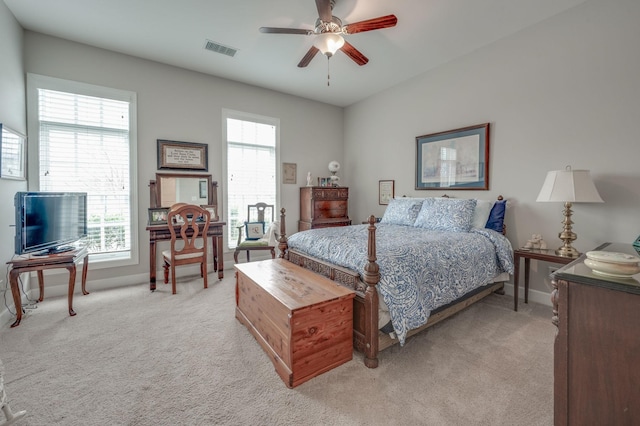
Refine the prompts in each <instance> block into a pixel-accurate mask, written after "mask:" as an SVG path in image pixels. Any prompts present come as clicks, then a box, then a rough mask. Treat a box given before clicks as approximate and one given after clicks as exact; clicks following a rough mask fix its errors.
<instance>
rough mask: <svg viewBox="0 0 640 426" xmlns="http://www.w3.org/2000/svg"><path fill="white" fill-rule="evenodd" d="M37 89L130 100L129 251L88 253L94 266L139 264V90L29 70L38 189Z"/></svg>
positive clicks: (31, 168)
mask: <svg viewBox="0 0 640 426" xmlns="http://www.w3.org/2000/svg"><path fill="white" fill-rule="evenodd" d="M38 89H47V90H56V91H61V92H68V93H74V94H78V95H85V96H94V97H101V98H109V99H115V100H120V101H126V102H129V188H130V194H129V195H130V198H129V200H130V205H129V209H130V217H129V223H130V230H131V248H130V250H129V251H128V252H117V253H93V254H90V255H89V259H90V261H91V265H92V269H102V268H113V267H120V266H128V265H137V264H138V263H139V250H140V249H139V247H140V242H139V239H140V237H139V235H138V233H139V226H138V222H139V221H138V161H137V146H138V143H137V134H138V129H137V94H136V93H135V92H131V91H127V90H120V89H113V88H110V87H104V86H97V85H93V84H88V83H80V82H76V81H71V80H64V79H60V78H55V77H49V76H44V75H39V74H32V73H27V128H28V133H29V135H30V137H29V138H28V139H27V141H28V142H27V145H28V150H27V152H30V153H33V154H32V155H29V156H28V158H27V162H28V165H27V175H28V188H29V190H30V191H38V190H39V188H40V176H39V170H40V156H39V152H40V149H39V144H40V140H39V139H40V121H39V117H38V111H39V104H38Z"/></svg>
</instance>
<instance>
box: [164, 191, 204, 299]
mask: <svg viewBox="0 0 640 426" xmlns="http://www.w3.org/2000/svg"><path fill="white" fill-rule="evenodd" d="M210 221H211V216H210V213H209V212H208V211H207V210H205V209H203V208H201V207H199V206H196V205H193V204H185V203H178V204H174V205H173V206H171V209H170V210H169V215H168V216H167V223H168V225H169V231H170V232H171V249H169V250H164V251H163V252H162V258H163V259H164V265H163V268H164V283H165V284H167V283H168V282H169V269H171V291H172V293H173V294H176V266H180V265H188V264H192V263H199V264H200V276H201V277H202V278H203V279H204V288H207V240H208V238H207V230H208V229H209V223H210Z"/></svg>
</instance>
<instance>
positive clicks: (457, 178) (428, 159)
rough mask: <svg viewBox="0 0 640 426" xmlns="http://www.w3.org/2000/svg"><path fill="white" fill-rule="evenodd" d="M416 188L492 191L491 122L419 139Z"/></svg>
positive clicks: (417, 143)
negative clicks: (490, 189)
mask: <svg viewBox="0 0 640 426" xmlns="http://www.w3.org/2000/svg"><path fill="white" fill-rule="evenodd" d="M416 189H450V190H451V189H485V190H486V189H489V123H484V124H478V125H476V126H469V127H464V128H461V129H455V130H448V131H446V132H439V133H432V134H429V135H423V136H418V137H416Z"/></svg>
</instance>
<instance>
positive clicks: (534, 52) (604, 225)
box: [343, 0, 640, 292]
mask: <svg viewBox="0 0 640 426" xmlns="http://www.w3.org/2000/svg"><path fill="white" fill-rule="evenodd" d="M639 21H640V2H638V1H637V0H594V1H588V2H586V3H583V4H582V5H580V6H577V7H575V8H573V9H570V10H568V11H566V12H564V13H562V14H560V15H557V16H555V17H553V18H551V19H549V20H547V21H544V22H542V23H540V24H538V25H535V26H533V27H530V28H528V29H525V30H524V31H521V32H520V33H518V34H516V35H514V36H511V37H509V38H506V39H503V40H501V41H498V42H496V43H494V44H492V45H490V46H488V47H486V48H484V49H482V50H480V51H477V52H474V53H472V54H469V55H467V56H465V57H463V58H461V59H458V60H456V61H453V62H451V63H449V64H447V65H445V66H442V67H440V68H438V69H436V70H433V71H432V72H428V73H426V74H423V75H420V76H418V77H416V78H414V79H412V80H411V81H407V82H405V83H403V84H401V85H399V86H396V87H394V88H392V89H389V90H387V91H385V92H383V93H380V94H378V95H376V96H373V97H371V98H369V99H367V100H364V101H362V102H360V103H358V104H355V105H352V106H350V107H348V108H347V109H346V110H345V164H344V167H343V170H344V173H343V174H344V175H345V176H347V178H348V179H349V181H350V183H351V188H352V190H351V191H350V193H351V200H350V212H351V213H352V215H351V216H352V218H354V219H357V220H361V219H363V218H365V217H366V216H368V215H369V214H376V215H381V214H382V213H383V211H384V206H378V201H377V200H378V198H377V197H378V180H380V179H394V180H395V184H396V195H398V196H401V195H410V196H439V195H442V193H443V192H441V191H416V190H414V189H413V188H414V186H415V177H414V176H415V155H416V154H415V151H416V147H415V137H416V136H419V135H425V134H429V133H434V132H439V131H445V130H450V129H455V128H460V127H465V126H470V125H474V124H480V123H484V122H490V123H491V153H490V190H489V191H445V192H447V193H448V194H449V195H451V196H456V197H469V198H485V197H486V198H488V199H493V198H494V197H495V196H497V195H498V194H502V195H503V196H505V197H506V198H508V199H509V200H510V202H509V203H510V208H509V210H508V218H507V222H506V223H507V233H508V237H509V239H510V240H511V242H512V244H513V246H514V247H518V246H522V245H524V243H525V242H526V241H527V239H529V238H530V237H531V234H533V233H541V234H542V235H543V237H544V238H545V240H546V241H548V242H549V243H550V246H551V247H557V246H559V245H561V242H560V240H559V239H558V238H557V234H558V232H559V231H560V230H561V229H562V224H561V221H562V205H560V204H555V203H536V201H535V199H536V197H537V195H538V192H539V191H540V188H541V186H542V182H543V181H544V178H545V175H546V172H547V171H549V170H557V169H564V167H565V165H572V166H573V167H574V168H576V169H578V168H579V169H589V170H591V175H592V178H593V179H594V181H595V184H596V187H597V188H598V190H599V192H600V194H601V196H602V198H603V199H604V201H605V203H604V204H575V205H574V208H573V211H574V214H573V219H574V222H575V224H574V226H573V229H574V232H576V233H577V234H578V239H577V240H576V242H575V243H574V246H575V247H576V248H577V249H578V250H580V251H583V252H584V251H588V250H590V249H592V248H594V247H596V246H597V245H599V244H600V243H603V242H606V241H620V242H631V241H633V240H634V239H635V238H636V237H637V236H638V234H640V221H639V220H638V209H639V208H640V169H639V167H638V159H639V158H640V141H639V137H638V128H637V127H636V126H637V125H638V119H639V118H640V80H639V79H638V76H640V49H639V48H638V41H639V40H640V25H638V22H639ZM362 141H366V144H363V143H362ZM548 266H550V265H548V264H545V263H542V262H533V263H532V272H533V275H532V288H534V289H537V290H540V291H544V292H548V291H549V287H550V282H549V280H548V278H547V274H548Z"/></svg>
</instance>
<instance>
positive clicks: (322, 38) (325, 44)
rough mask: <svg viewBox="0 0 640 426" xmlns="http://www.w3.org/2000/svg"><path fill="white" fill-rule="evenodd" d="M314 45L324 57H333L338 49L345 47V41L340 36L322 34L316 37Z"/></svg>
mask: <svg viewBox="0 0 640 426" xmlns="http://www.w3.org/2000/svg"><path fill="white" fill-rule="evenodd" d="M313 45H314V46H315V47H317V48H318V50H320V52H322V54H323V55H327V56H333V54H334V53H336V51H337V50H338V49H340V48H341V47H342V46H344V39H343V38H342V36H340V34H335V33H322V34H318V35H317V36H316V39H315V40H314V41H313Z"/></svg>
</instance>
